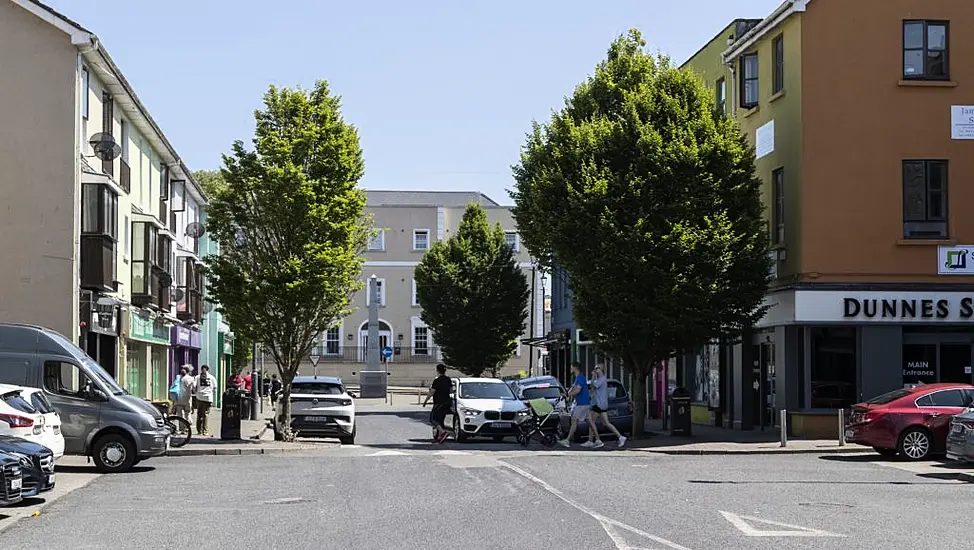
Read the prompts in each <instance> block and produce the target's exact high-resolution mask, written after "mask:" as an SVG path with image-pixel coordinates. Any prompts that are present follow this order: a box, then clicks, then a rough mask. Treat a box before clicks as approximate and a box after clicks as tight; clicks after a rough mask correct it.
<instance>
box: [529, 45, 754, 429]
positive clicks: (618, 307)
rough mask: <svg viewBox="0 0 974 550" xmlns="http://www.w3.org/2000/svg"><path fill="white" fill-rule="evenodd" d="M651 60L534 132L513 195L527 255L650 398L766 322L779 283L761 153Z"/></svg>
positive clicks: (591, 89) (688, 85)
mask: <svg viewBox="0 0 974 550" xmlns="http://www.w3.org/2000/svg"><path fill="white" fill-rule="evenodd" d="M644 47H645V42H644V41H643V40H642V37H641V36H640V34H639V32H638V31H630V33H629V34H628V36H626V37H620V38H619V39H617V40H616V41H615V42H614V43H613V44H612V46H611V47H610V48H609V52H608V58H607V59H606V60H605V61H603V62H602V63H600V64H599V65H598V67H597V68H596V71H595V74H594V76H592V77H590V78H589V79H588V80H586V81H585V82H583V83H582V84H580V85H579V86H578V87H577V88H576V89H575V93H574V94H573V95H572V96H571V97H569V98H568V99H567V100H566V102H565V103H566V104H565V107H564V108H563V109H562V110H561V111H559V112H556V113H554V114H553V115H552V118H551V121H550V122H548V123H547V124H544V125H539V124H537V123H535V125H534V130H533V132H532V133H531V134H530V135H529V136H528V138H527V143H526V145H525V146H524V148H523V151H522V155H521V162H520V164H518V165H517V166H515V167H514V177H515V180H516V187H515V190H514V191H512V193H511V196H512V198H513V199H514V201H515V203H516V204H515V207H514V209H513V212H514V217H515V219H516V220H517V222H518V227H519V228H520V231H521V235H522V240H523V242H524V243H525V245H526V246H527V247H528V249H529V250H530V251H531V252H532V254H533V255H535V256H536V257H539V258H541V259H543V260H544V261H545V262H546V263H548V264H552V263H555V262H557V264H558V265H559V266H561V267H562V268H564V270H565V271H566V272H567V273H568V275H569V284H570V286H571V289H572V291H573V293H574V302H573V303H574V313H575V319H576V321H577V322H578V324H579V325H580V326H581V327H582V328H584V329H585V330H586V331H587V332H588V333H589V334H590V335H591V337H592V338H593V339H594V340H595V342H596V345H597V347H598V348H599V349H600V350H601V351H602V352H603V353H606V354H608V355H610V356H613V357H617V358H619V359H621V360H623V362H624V363H625V364H626V366H627V367H629V369H630V371H631V372H632V373H633V375H634V376H633V394H635V395H637V396H640V395H645V393H646V384H645V382H646V377H647V376H648V375H649V374H650V371H651V368H652V365H653V364H654V363H656V362H657V361H659V360H663V359H667V358H668V357H670V356H672V355H673V354H674V353H676V352H678V351H682V350H692V349H695V348H697V347H699V346H702V345H704V344H706V343H707V342H708V341H710V340H711V339H713V338H715V337H718V336H721V335H726V334H727V333H734V332H738V331H740V330H741V329H743V328H745V327H749V326H751V325H752V324H753V323H754V322H755V321H756V320H757V319H759V318H760V316H761V315H762V314H763V313H764V309H763V308H761V307H760V304H761V300H762V297H763V295H764V293H765V290H766V289H767V286H768V282H769V270H770V262H769V260H768V231H767V228H766V226H765V222H764V220H763V219H762V205H761V200H760V186H761V182H760V180H759V179H758V178H757V177H756V176H755V173H754V152H753V150H752V148H751V147H750V146H749V145H748V143H747V141H746V140H745V138H744V137H743V136H742V135H741V133H740V131H739V129H738V127H737V125H736V124H735V123H734V122H733V121H732V120H730V119H728V118H726V117H725V116H723V115H722V114H720V113H718V112H717V111H716V110H715V109H714V97H713V94H712V93H711V92H710V91H709V90H708V89H707V88H706V87H705V86H704V85H703V84H702V83H701V82H700V81H699V79H698V78H697V77H696V76H695V75H694V74H692V73H691V72H689V71H687V70H681V69H678V68H675V67H673V66H672V65H671V64H670V61H669V59H667V58H665V57H654V56H651V55H648V54H647V53H645V52H644V51H643V48H644ZM634 401H635V407H636V411H635V421H634V424H635V425H634V429H633V431H634V432H635V433H636V434H637V435H638V434H642V433H643V431H644V421H645V417H646V411H645V403H644V400H643V399H641V398H637V399H635V400H634Z"/></svg>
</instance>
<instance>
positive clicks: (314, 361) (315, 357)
mask: <svg viewBox="0 0 974 550" xmlns="http://www.w3.org/2000/svg"><path fill="white" fill-rule="evenodd" d="M318 361H321V356H320V355H318V354H317V353H312V354H311V366H313V367H317V366H318Z"/></svg>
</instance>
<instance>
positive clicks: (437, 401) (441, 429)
mask: <svg viewBox="0 0 974 550" xmlns="http://www.w3.org/2000/svg"><path fill="white" fill-rule="evenodd" d="M436 374H437V376H436V378H435V379H434V380H433V383H432V384H431V385H430V391H429V393H427V394H426V401H424V402H423V406H424V407H425V406H426V405H427V404H428V403H429V402H430V398H432V399H433V411H432V412H431V413H430V420H431V421H432V422H433V425H434V426H436V442H437V443H443V442H444V441H446V438H447V437H448V436H449V435H450V430H448V429H447V427H446V424H445V422H446V415H448V414H449V413H450V392H452V391H453V381H452V380H450V377H449V376H447V375H446V365H444V364H443V363H440V364H439V365H436Z"/></svg>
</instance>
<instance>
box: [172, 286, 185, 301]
mask: <svg viewBox="0 0 974 550" xmlns="http://www.w3.org/2000/svg"><path fill="white" fill-rule="evenodd" d="M171 296H172V301H174V302H182V301H183V298H185V297H186V292H185V291H183V289H181V288H174V289H172V294H171Z"/></svg>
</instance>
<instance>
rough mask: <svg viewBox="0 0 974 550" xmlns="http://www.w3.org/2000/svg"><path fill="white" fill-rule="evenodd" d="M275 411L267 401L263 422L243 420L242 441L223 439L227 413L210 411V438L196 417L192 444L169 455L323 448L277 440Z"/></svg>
mask: <svg viewBox="0 0 974 550" xmlns="http://www.w3.org/2000/svg"><path fill="white" fill-rule="evenodd" d="M259 406H260V405H258V407H259ZM272 410H273V409H271V408H270V406H269V405H268V403H267V402H265V403H264V412H263V414H261V413H260V412H258V414H257V417H258V418H259V420H249V419H248V420H241V421H240V439H231V440H224V439H220V428H221V424H222V414H223V411H222V410H221V409H210V413H209V415H207V428H208V429H207V431H208V432H209V435H199V434H197V433H196V418H195V415H194V416H193V418H192V419H191V422H192V424H193V436H192V438H190V440H189V443H187V444H186V445H185V446H183V447H179V448H170V449H169V450H168V451H166V456H205V455H256V454H281V453H287V452H298V451H305V450H309V449H317V448H321V447H322V445H315V444H307V443H285V442H283V441H274V432H273V430H271V428H270V425H269V420H270V417H271V414H272Z"/></svg>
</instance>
